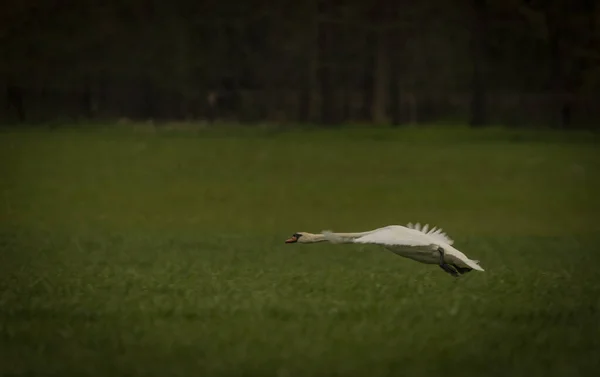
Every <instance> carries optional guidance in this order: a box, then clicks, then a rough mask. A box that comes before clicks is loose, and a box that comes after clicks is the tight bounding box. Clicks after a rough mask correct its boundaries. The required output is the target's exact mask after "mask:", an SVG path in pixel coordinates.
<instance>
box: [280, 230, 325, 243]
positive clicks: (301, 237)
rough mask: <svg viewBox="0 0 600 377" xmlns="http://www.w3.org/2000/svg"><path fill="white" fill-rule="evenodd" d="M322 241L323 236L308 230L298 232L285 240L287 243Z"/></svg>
mask: <svg viewBox="0 0 600 377" xmlns="http://www.w3.org/2000/svg"><path fill="white" fill-rule="evenodd" d="M320 241H322V239H321V237H319V235H318V234H312V233H308V232H296V233H294V234H292V236H291V237H290V238H288V239H287V240H285V243H296V242H298V243H311V242H320Z"/></svg>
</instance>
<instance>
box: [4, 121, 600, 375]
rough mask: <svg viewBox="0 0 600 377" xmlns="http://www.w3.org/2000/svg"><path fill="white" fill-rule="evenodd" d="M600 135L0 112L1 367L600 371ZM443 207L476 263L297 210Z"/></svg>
mask: <svg viewBox="0 0 600 377" xmlns="http://www.w3.org/2000/svg"><path fill="white" fill-rule="evenodd" d="M599 173H600V137H599V136H598V135H597V134H585V133H562V132H555V131H552V132H550V131H543V132H542V131H539V132H535V131H518V130H502V129H490V130H469V129H441V128H424V129H408V128H407V129H379V128H373V129H361V128H355V129H337V130H318V129H307V130H294V129H291V130H280V131H277V130H270V129H261V130H256V129H254V130H249V129H238V128H233V127H228V126H223V127H222V128H220V129H216V130H214V129H194V128H191V129H188V128H184V127H179V128H177V127H175V128H170V129H162V128H159V127H156V128H155V127H149V126H138V127H131V126H122V127H117V126H111V127H95V126H90V127H89V128H78V127H72V128H55V129H50V128H31V129H27V128H24V129H17V128H8V129H3V130H0V375H2V376H17V375H19V376H25V375H27V376H34V375H35V376H37V375H40V376H41V375H44V376H48V375H53V376H157V377H158V376H263V377H267V376H290V377H291V376H424V377H428V376H442V375H443V376H448V375H451V376H460V377H467V376H474V377H475V376H476V377H481V376H498V377H500V376H502V377H504V376H511V377H515V376H527V377H534V376H544V377H549V376H561V377H564V376H595V375H597V373H598V369H599V367H600V357H599V355H600V221H599V219H598V215H599V214H600V199H599V193H600V174H599ZM408 222H413V223H414V222H421V223H422V224H425V223H428V224H430V225H435V226H438V227H441V228H443V229H444V231H446V232H447V233H448V235H449V236H450V237H452V238H453V239H454V240H455V244H454V246H455V247H456V248H458V249H459V250H461V251H463V252H464V253H466V254H467V255H468V256H469V257H471V258H473V259H477V260H480V261H481V265H482V267H483V268H485V269H486V271H485V272H477V271H473V272H471V273H469V274H467V275H465V276H463V277H461V278H458V279H456V278H453V277H451V276H450V275H448V274H446V273H444V272H443V271H442V270H441V269H440V268H439V267H438V266H434V265H424V264H420V263H417V262H414V261H412V260H408V259H404V258H401V257H398V256H396V255H394V254H392V253H390V252H388V251H385V250H383V249H382V248H379V247H376V246H365V245H332V244H325V243H320V244H314V245H300V244H291V245H288V244H284V240H285V239H286V238H288V237H289V236H290V235H291V234H292V233H294V232H297V231H308V232H314V233H317V232H320V231H322V230H324V229H330V230H333V231H339V232H355V231H366V230H370V229H375V228H377V227H381V226H385V225H391V224H399V225H404V224H406V223H408Z"/></svg>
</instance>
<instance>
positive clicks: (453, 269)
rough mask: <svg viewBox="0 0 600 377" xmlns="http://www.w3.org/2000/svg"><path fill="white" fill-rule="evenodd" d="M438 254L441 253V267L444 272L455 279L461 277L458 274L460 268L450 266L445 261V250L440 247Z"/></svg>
mask: <svg viewBox="0 0 600 377" xmlns="http://www.w3.org/2000/svg"><path fill="white" fill-rule="evenodd" d="M438 252H439V253H440V267H441V268H442V270H444V271H446V272H447V273H449V274H450V275H452V276H454V277H455V278H457V277H459V276H460V275H459V273H458V267H455V266H454V265H450V264H448V263H446V261H444V249H442V248H441V247H440V248H438Z"/></svg>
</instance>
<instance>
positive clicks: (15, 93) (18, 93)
mask: <svg viewBox="0 0 600 377" xmlns="http://www.w3.org/2000/svg"><path fill="white" fill-rule="evenodd" d="M6 106H7V107H8V108H10V107H13V108H14V109H15V111H16V113H17V119H18V120H19V122H20V123H23V122H25V120H26V116H25V105H24V101H23V89H22V88H21V87H20V86H19V85H16V84H15V83H13V82H9V83H8V85H7V86H6Z"/></svg>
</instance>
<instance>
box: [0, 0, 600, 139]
mask: <svg viewBox="0 0 600 377" xmlns="http://www.w3.org/2000/svg"><path fill="white" fill-rule="evenodd" d="M0 52H1V55H0V56H1V57H2V59H1V61H0V73H1V74H0V85H2V86H3V87H4V90H2V93H1V94H0V95H1V96H2V97H1V98H0V99H2V100H3V102H4V104H3V105H2V111H1V116H0V119H1V120H2V121H3V122H11V123H13V122H23V123H29V122H47V121H54V120H65V121H72V120H85V119H88V120H116V119H121V118H128V119H135V120H148V119H154V120H184V119H188V120H193V119H194V120H195V119H208V120H214V119H224V120H232V121H239V122H257V121H261V122H262V121H275V122H311V123H319V124H324V125H335V124H341V123H351V122H361V123H363V122H372V123H377V124H390V125H401V124H410V123H429V122H460V123H469V124H471V125H473V126H482V125H486V124H504V125H514V126H522V125H523V126H525V125H530V126H551V127H564V128H577V127H595V125H597V124H599V122H598V121H599V120H600V106H598V99H600V6H599V5H598V1H595V0H529V1H526V0H419V1H416V0H410V1H409V0H395V1H393V0H373V1H359V0H302V1H301V0H294V1H293V0H280V1H277V2H271V1H267V0H244V1H235V2H234V1H221V2H219V1H216V0H193V1H192V0H180V1H159V0H121V1H118V2H117V1H101V0H77V1H76V0H72V1H67V0H62V1H61V0H55V1H44V0H41V1H40V0H38V1H33V0H7V1H5V2H3V4H2V5H0Z"/></svg>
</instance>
